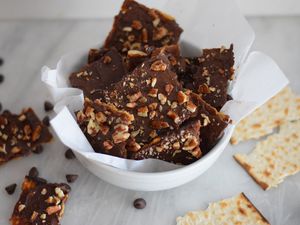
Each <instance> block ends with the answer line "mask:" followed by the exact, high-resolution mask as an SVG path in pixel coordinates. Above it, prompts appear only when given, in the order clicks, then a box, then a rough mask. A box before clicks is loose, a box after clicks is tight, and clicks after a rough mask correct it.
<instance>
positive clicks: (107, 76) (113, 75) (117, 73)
mask: <svg viewBox="0 0 300 225" xmlns="http://www.w3.org/2000/svg"><path fill="white" fill-rule="evenodd" d="M102 53H103V55H102V56H101V57H100V59H98V60H97V61H94V62H92V63H90V64H87V65H85V66H84V67H83V68H81V69H80V70H79V71H78V72H75V73H72V74H71V76H70V78H69V80H70V83H71V86H72V87H75V88H79V89H81V90H83V93H84V95H85V96H86V97H89V98H91V99H97V98H99V97H100V96H99V93H101V92H98V90H99V89H103V88H105V87H107V86H108V85H110V84H112V83H115V82H117V81H119V80H121V78H122V77H123V75H124V74H125V73H126V68H125V65H124V63H123V58H122V57H121V55H120V54H119V53H118V52H117V50H116V49H114V48H112V49H110V50H107V51H103V52H102Z"/></svg>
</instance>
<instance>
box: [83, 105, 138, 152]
mask: <svg viewBox="0 0 300 225" xmlns="http://www.w3.org/2000/svg"><path fill="white" fill-rule="evenodd" d="M133 120H134V116H133V115H132V114H130V113H128V112H126V111H124V110H119V109H117V108H116V107H115V106H114V105H112V104H106V103H103V102H101V101H100V100H95V102H91V101H90V100H88V99H86V100H85V104H84V109H83V110H82V111H79V112H78V113H77V121H78V123H79V125H80V128H81V129H82V131H83V132H84V134H85V136H86V137H87V139H88V140H89V142H90V143H91V145H92V146H93V148H94V150H95V151H96V152H100V153H104V154H109V155H113V156H119V157H122V158H126V157H127V150H126V148H125V145H126V141H127V140H128V138H129V137H130V133H129V125H131V124H132V121H133Z"/></svg>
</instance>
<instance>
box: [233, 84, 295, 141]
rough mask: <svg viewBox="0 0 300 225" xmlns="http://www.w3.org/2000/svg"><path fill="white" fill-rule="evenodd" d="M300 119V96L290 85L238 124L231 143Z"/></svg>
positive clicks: (251, 137)
mask: <svg viewBox="0 0 300 225" xmlns="http://www.w3.org/2000/svg"><path fill="white" fill-rule="evenodd" d="M297 119H300V97H298V96H296V95H295V94H294V93H293V92H292V90H291V89H290V88H289V87H286V88H284V89H283V90H282V91H281V92H279V93H278V94H277V95H275V96H274V97H273V98H272V99H270V100H269V101H268V102H266V103H265V104H264V105H262V106H261V107H260V108H258V109H257V110H255V111H254V112H253V113H252V114H250V115H249V116H248V117H246V118H245V119H243V120H242V121H241V122H239V124H238V125H237V126H236V128H235V130H234V133H233V135H232V138H231V140H230V141H231V144H237V143H239V142H241V141H245V140H249V139H258V138H260V137H262V136H265V135H267V134H270V133H272V132H273V130H274V128H276V127H278V126H279V125H281V124H282V123H283V122H284V121H292V120H297Z"/></svg>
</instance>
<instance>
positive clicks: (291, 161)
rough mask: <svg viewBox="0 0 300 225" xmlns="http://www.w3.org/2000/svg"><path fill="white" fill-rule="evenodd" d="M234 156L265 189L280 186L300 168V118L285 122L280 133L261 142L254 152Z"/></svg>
mask: <svg viewBox="0 0 300 225" xmlns="http://www.w3.org/2000/svg"><path fill="white" fill-rule="evenodd" d="M234 158H235V159H236V160H237V161H238V163H239V164H241V165H242V166H243V167H244V169H245V170H246V171H247V172H248V173H249V175H250V176H251V177H252V178H253V179H254V180H255V181H256V182H257V183H258V184H259V185H260V186H261V187H262V188H263V189H264V190H266V189H269V188H271V187H276V186H277V185H278V184H279V183H281V182H282V181H283V179H284V178H285V177H287V176H289V175H293V174H295V173H297V172H298V171H299V170H300V120H298V121H295V122H285V123H284V124H283V125H282V126H281V127H280V131H279V133H276V134H273V135H271V136H269V137H268V138H267V139H266V140H264V141H261V142H259V143H258V144H257V145H256V147H255V149H254V150H253V151H252V152H251V153H250V154H248V155H246V154H235V155H234Z"/></svg>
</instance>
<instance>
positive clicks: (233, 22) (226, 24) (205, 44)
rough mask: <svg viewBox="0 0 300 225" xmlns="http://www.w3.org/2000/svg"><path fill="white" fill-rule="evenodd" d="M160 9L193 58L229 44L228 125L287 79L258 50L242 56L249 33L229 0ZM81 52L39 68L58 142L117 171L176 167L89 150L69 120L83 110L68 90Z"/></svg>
mask: <svg viewBox="0 0 300 225" xmlns="http://www.w3.org/2000/svg"><path fill="white" fill-rule="evenodd" d="M191 6H193V7H191ZM152 7H155V6H152ZM162 10H163V11H166V12H168V13H171V14H172V15H173V16H174V17H175V18H176V19H177V21H178V23H179V24H180V25H181V26H182V27H183V28H184V33H183V36H182V44H181V46H182V49H183V53H184V54H188V55H199V54H200V50H199V49H202V48H211V47H220V46H221V45H225V46H227V47H228V46H229V45H230V44H231V43H233V44H234V53H235V67H236V69H237V70H236V77H237V78H236V80H235V81H234V83H233V86H232V89H231V95H232V97H233V98H234V100H232V101H229V102H227V103H226V104H225V106H224V107H223V108H222V111H223V112H225V113H227V114H228V115H229V116H230V117H231V118H232V120H233V121H234V123H237V122H238V121H239V120H241V119H242V118H244V117H245V116H247V115H248V114H249V113H251V112H252V111H253V110H254V109H255V108H257V107H259V106H260V105H262V104H263V103H264V102H266V101H267V100H268V99H269V98H270V97H272V96H273V95H275V94H276V93H277V92H279V91H280V90H281V89H282V88H283V87H284V86H286V85H287V84H288V80H287V79H286V77H285V76H284V74H283V73H282V71H281V70H280V69H279V67H278V66H277V65H276V63H275V62H274V61H273V60H272V59H271V58H269V57H268V56H266V55H264V54H263V53H260V52H252V53H250V54H249V55H248V51H249V49H250V47H251V45H252V43H253V40H254V33H253V31H252V29H251V28H250V27H249V25H248V23H247V21H246V20H245V18H244V17H243V16H242V15H241V14H240V13H239V10H238V9H237V7H236V5H235V3H234V2H233V1H231V0H222V1H218V0H190V1H189V3H188V4H186V2H185V1H181V0H170V1H167V3H166V4H165V7H164V8H163V9H162ZM100 41H101V40H100ZM95 46H97V47H99V46H100V45H95ZM95 46H91V47H95ZM87 53H88V49H83V50H78V51H74V52H73V53H69V54H67V55H65V56H63V57H62V58H61V60H60V61H59V62H58V64H57V68H56V69H54V70H51V69H49V68H48V67H46V66H44V67H43V69H42V81H43V82H44V83H45V84H46V86H47V88H48V90H49V92H50V94H51V96H52V97H53V101H54V102H55V112H56V113H57V116H56V117H55V118H54V119H52V120H51V125H52V127H53V129H54V130H55V132H56V134H57V136H58V137H59V138H60V140H61V141H62V142H63V143H64V144H65V145H66V146H68V147H69V148H71V149H73V150H74V151H75V152H76V153H77V154H80V155H81V156H82V157H85V158H86V159H87V160H91V161H97V162H99V163H104V164H106V165H109V166H113V167H116V168H120V169H125V170H132V171H139V172H150V171H167V170H172V169H174V168H176V167H178V165H174V164H171V163H167V162H164V161H161V160H155V159H146V160H140V161H135V160H128V159H121V158H118V157H114V156H110V155H105V154H100V153H95V152H94V150H93V148H92V146H91V145H90V144H89V142H88V140H87V139H86V137H85V136H84V134H83V133H82V131H81V130H80V128H79V126H78V125H77V123H76V120H75V118H74V111H77V110H80V109H82V107H83V94H82V91H81V90H79V89H76V88H72V87H70V85H69V82H68V77H69V75H70V74H71V72H74V71H76V70H77V69H78V68H80V67H81V66H83V65H84V64H85V63H86V61H87ZM247 55H248V56H247Z"/></svg>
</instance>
